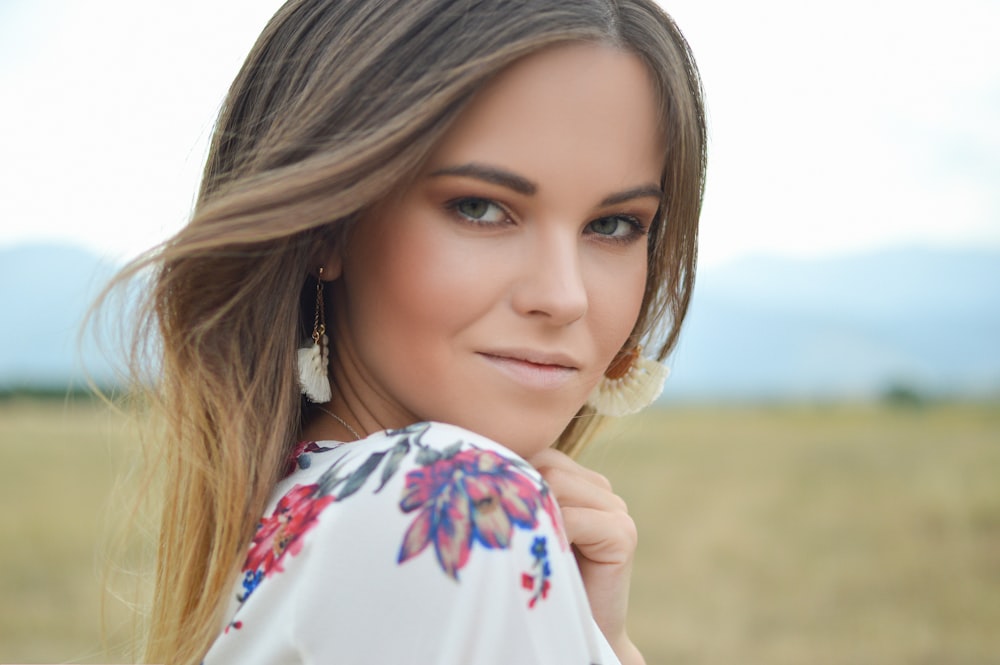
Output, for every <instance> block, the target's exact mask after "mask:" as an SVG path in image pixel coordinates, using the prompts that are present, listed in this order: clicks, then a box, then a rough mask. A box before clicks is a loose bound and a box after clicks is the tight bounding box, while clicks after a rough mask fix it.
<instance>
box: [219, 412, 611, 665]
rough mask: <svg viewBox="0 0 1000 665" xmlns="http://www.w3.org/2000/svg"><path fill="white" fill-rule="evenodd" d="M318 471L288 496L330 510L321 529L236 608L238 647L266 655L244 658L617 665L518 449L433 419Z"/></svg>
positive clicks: (554, 516) (320, 517)
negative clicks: (252, 645) (241, 644)
mask: <svg viewBox="0 0 1000 665" xmlns="http://www.w3.org/2000/svg"><path fill="white" fill-rule="evenodd" d="M312 478H314V479H315V483H307V484H304V485H303V484H301V483H298V484H296V485H294V486H293V487H291V488H287V489H286V491H285V493H284V494H283V495H282V496H283V498H285V497H289V496H291V497H292V498H291V500H290V501H286V504H290V503H293V502H294V501H296V500H297V497H298V496H299V495H305V494H306V493H308V494H309V496H310V500H311V501H313V504H314V505H315V502H316V501H320V502H325V503H324V505H322V506H320V507H318V512H316V513H315V516H314V521H313V524H314V526H313V527H311V528H310V529H309V530H308V533H304V534H303V535H302V537H301V538H299V539H298V540H297V541H296V543H295V544H296V552H295V553H294V556H292V557H286V559H287V560H285V559H283V560H282V562H281V567H282V571H281V573H280V574H272V575H270V576H269V577H268V579H267V580H266V581H261V582H260V583H259V587H256V588H255V590H254V591H253V595H254V597H253V598H249V599H247V600H246V601H245V602H243V603H241V606H240V607H239V610H238V611H237V612H236V619H237V620H238V621H239V623H240V628H239V631H238V632H239V633H241V634H240V635H239V639H233V640H231V641H232V643H234V644H236V643H238V642H242V641H244V639H249V640H250V641H252V642H255V643H258V644H257V647H256V648H255V649H254V651H255V652H256V653H258V654H260V658H250V659H249V660H247V659H244V658H243V655H245V653H246V652H244V650H243V649H238V653H239V658H240V662H260V663H272V662H273V663H277V662H282V663H285V662H298V663H310V664H311V663H316V664H319V663H337V662H345V663H372V664H375V663H379V664H381V663H403V662H405V663H415V664H419V663H428V664H431V663H433V664H436V665H438V664H440V665H448V664H454V665H459V664H461V665H487V664H494V663H519V664H520V663H523V664H532V663H538V664H539V665H541V664H543V663H544V664H546V665H551V664H562V663H565V664H567V665H570V664H573V665H589V664H592V663H601V664H603V665H609V664H611V665H613V664H614V663H617V662H618V661H617V659H616V658H615V657H614V654H613V653H612V652H611V650H610V648H609V647H608V646H607V642H606V641H605V640H604V638H603V636H602V635H601V634H600V631H599V630H598V629H597V627H596V624H595V623H594V621H593V618H592V615H591V612H590V608H589V605H588V604H587V598H586V593H585V590H584V588H583V584H582V581H581V579H580V575H579V571H578V569H577V566H576V561H575V559H574V556H573V553H572V550H571V548H570V547H569V546H568V544H567V543H566V541H565V536H564V534H563V531H562V527H561V521H560V516H559V512H558V507H557V506H556V504H555V501H554V498H553V497H552V496H551V494H550V493H549V490H548V488H547V487H546V485H545V483H544V482H543V481H542V480H541V478H540V477H539V476H538V474H537V472H535V470H534V469H532V468H531V467H530V466H529V465H528V464H527V463H526V462H524V461H523V460H521V459H520V458H518V457H517V456H516V455H514V454H513V453H511V452H510V451H508V450H506V449H504V448H502V447H501V446H499V445H497V444H495V443H493V442H491V441H489V440H487V439H484V438H482V437H479V436H478V435H475V434H472V433H471V432H468V431H466V430H462V429H460V428H456V427H452V426H448V425H441V424H427V423H421V424H419V425H414V426H411V427H409V428H406V429H405V430H399V431H397V432H389V433H386V435H385V437H384V440H382V441H380V442H372V443H371V444H367V443H366V446H365V447H363V448H358V449H355V450H354V451H353V452H352V454H351V455H348V456H345V457H344V458H341V459H340V460H339V461H338V462H336V463H334V464H332V465H330V466H329V467H327V468H326V469H324V470H323V472H322V473H319V474H318V475H314V476H312ZM303 487H312V488H313V489H309V490H304V489H301V488H303ZM296 488H299V489H296ZM314 488H321V489H320V490H319V491H317V490H316V489H314ZM296 492H297V493H298V494H296ZM280 503H281V501H280V500H279V502H278V504H279V506H280ZM294 520H295V518H294V517H289V518H286V525H291V524H293V523H294ZM290 532H295V530H294V529H290ZM256 542H257V539H255V543H256ZM273 545H274V543H273V542H271V543H270V546H271V547H272V550H271V551H274V549H273ZM265 549H266V548H265ZM252 552H253V548H251V553H252ZM231 625H232V624H231ZM230 632H234V631H230ZM252 632H256V636H254V637H251V633H252ZM223 637H228V635H224V636H223ZM222 641H223V639H222V638H220V643H221V642H222ZM249 644H250V642H247V643H246V646H249ZM216 646H217V647H219V646H221V645H220V644H219V643H217V645H216ZM210 655H212V654H211V653H210ZM219 655H220V656H222V655H224V650H222V651H220V652H219ZM217 662H229V661H228V660H225V661H224V660H219V661H217Z"/></svg>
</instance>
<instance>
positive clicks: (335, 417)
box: [315, 404, 362, 441]
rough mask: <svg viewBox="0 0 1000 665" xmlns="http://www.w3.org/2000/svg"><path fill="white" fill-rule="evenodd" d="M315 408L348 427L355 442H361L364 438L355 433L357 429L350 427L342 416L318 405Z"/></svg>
mask: <svg viewBox="0 0 1000 665" xmlns="http://www.w3.org/2000/svg"><path fill="white" fill-rule="evenodd" d="M315 406H316V408H317V409H319V410H320V411H322V412H323V413H325V414H326V415H328V416H330V417H331V418H333V419H334V420H336V421H337V422H338V423H340V424H341V425H343V426H344V427H346V428H347V431H348V432H350V433H351V434H353V435H354V440H355V441H360V440H361V438H362V437H361V435H360V434H358V433H357V431H355V429H354V428H353V427H351V426H350V425H348V424H347V422H346V421H345V420H344V419H343V418H341V417H340V416H338V415H337V414H336V413H334V412H333V411H328V410H327V409H324V408H323V407H321V406H320V405H319V404H316V405H315Z"/></svg>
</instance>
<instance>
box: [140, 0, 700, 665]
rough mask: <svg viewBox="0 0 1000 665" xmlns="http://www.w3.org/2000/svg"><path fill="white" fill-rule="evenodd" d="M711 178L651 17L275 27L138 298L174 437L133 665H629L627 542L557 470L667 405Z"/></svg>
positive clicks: (616, 512) (401, 15) (537, 1)
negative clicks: (151, 585)
mask: <svg viewBox="0 0 1000 665" xmlns="http://www.w3.org/2000/svg"><path fill="white" fill-rule="evenodd" d="M704 166H705V129H704V115H703V109H702V103H701V94H700V84H699V81H698V77H697V73H696V70H695V67H694V63H693V61H692V59H691V57H690V54H689V52H688V50H687V46H686V43H685V42H684V40H683V38H682V36H681V35H680V33H679V32H678V31H677V30H676V28H675V27H674V26H673V24H672V23H671V22H670V20H669V19H668V18H667V17H666V16H665V15H664V14H663V13H662V11H661V10H659V9H658V8H657V7H656V6H655V5H654V4H653V3H652V2H650V1H647V0H581V1H576V2H573V3H566V2H564V1H563V0H552V1H551V2H549V1H545V0H532V1H531V2H514V1H510V2H507V1H502V0H496V1H491V2H471V1H469V0H396V1H385V0H383V1H378V2H376V1H374V0H368V1H366V0H351V1H344V0H342V1H339V2H334V1H332V0H292V1H290V2H288V3H287V4H286V5H285V6H284V7H283V8H282V9H281V10H279V12H278V13H277V14H276V15H275V17H274V18H273V19H272V20H271V22H270V23H269V24H268V26H267V27H266V28H265V30H264V32H263V34H262V35H261V37H260V39H259V40H258V42H257V44H256V45H255V46H254V48H253V51H252V52H251V54H250V56H249V57H248V59H247V61H246V63H245V65H244V67H243V69H242V71H241V72H240V74H239V76H238V77H237V79H236V81H235V82H234V84H233V86H232V88H231V90H230V93H229V96H228V98H227V100H226V103H225V105H224V107H223V110H222V113H221V117H220V119H219V122H218V125H217V127H216V130H215V134H214V137H213V142H212V146H211V152H210V155H209V159H208V164H207V166H206V169H205V175H204V181H203V184H202V188H201V192H200V195H199V199H198V202H197V207H196V210H195V213H194V215H193V218H192V220H191V221H190V223H189V224H188V226H187V227H186V228H184V229H183V230H182V231H180V232H179V233H178V234H177V235H176V236H175V237H174V238H172V239H171V240H170V241H168V242H167V243H166V244H165V245H164V246H163V247H162V248H160V249H159V250H158V251H157V252H156V253H155V254H154V255H153V256H152V258H149V259H147V260H146V261H145V262H143V263H140V264H137V265H136V266H133V268H132V270H131V272H130V274H134V273H135V272H136V271H138V270H139V269H141V268H144V267H147V266H153V267H154V268H155V278H154V280H153V286H152V289H151V292H150V296H149V305H148V312H149V314H148V317H147V325H148V326H151V327H152V329H155V330H156V332H157V333H158V335H157V337H158V339H159V340H160V342H159V344H160V345H159V347H158V350H157V353H158V360H159V363H158V366H159V367H160V370H159V371H160V372H161V376H160V377H159V379H158V381H157V390H156V396H157V397H158V398H159V403H160V405H161V406H162V407H163V411H164V413H165V414H166V416H167V419H168V433H167V434H168V435H167V439H166V445H165V446H164V452H165V466H166V469H165V472H166V474H167V475H166V478H167V481H168V482H167V483H166V496H165V504H164V505H165V509H164V511H163V515H162V521H161V530H160V547H159V556H158V563H157V576H156V589H155V594H154V604H153V610H152V614H151V618H150V621H151V625H150V634H149V644H148V648H147V654H146V655H147V658H148V660H150V661H151V662H170V663H174V662H177V663H195V662H199V661H200V660H201V659H203V658H204V659H205V662H275V663H278V662H328V661H329V662H333V661H342V662H351V663H358V662H372V663H380V662H434V663H446V662H454V663H492V662H519V663H523V662H539V663H543V662H544V663H553V662H580V663H585V662H601V663H608V662H615V661H616V660H620V661H621V662H623V663H636V662H642V657H641V655H640V654H639V652H638V651H637V650H636V648H635V647H634V645H633V644H632V643H631V641H630V640H629V639H628V636H627V633H626V631H625V610H626V606H627V599H628V578H629V570H630V565H631V560H632V553H633V551H634V547H635V530H634V525H633V524H632V522H631V520H630V519H629V518H628V515H627V512H626V511H625V508H624V504H623V503H622V502H621V500H620V499H618V498H617V497H616V496H615V495H614V494H613V493H612V492H611V489H610V487H609V486H608V485H607V482H606V481H605V480H604V479H603V478H601V477H600V476H597V474H594V473H593V472H590V471H588V470H586V469H584V468H582V467H580V466H579V465H577V464H576V463H575V462H573V461H572V460H571V459H570V458H569V457H568V456H567V455H566V453H574V452H575V451H577V450H578V449H579V448H580V447H581V446H582V445H583V443H584V442H585V441H586V439H587V438H588V436H589V434H590V433H591V432H592V430H593V428H594V427H595V425H596V424H597V422H598V420H599V418H600V416H599V414H598V412H605V413H622V412H626V411H630V410H634V408H635V407H637V406H641V405H637V404H634V403H632V401H630V400H631V398H628V397H627V396H626V398H624V399H625V402H626V404H625V405H624V406H622V404H619V403H617V402H616V400H617V401H620V400H621V399H622V384H623V382H624V383H625V384H626V386H625V387H626V388H627V387H629V386H631V385H632V383H635V382H637V383H638V384H639V385H640V387H641V388H642V389H641V391H640V392H643V393H644V394H643V395H641V396H640V397H641V398H642V399H641V400H640V401H648V400H649V398H650V396H653V397H655V394H656V393H657V392H658V390H657V388H658V386H657V385H656V384H657V379H659V383H660V384H662V374H660V375H658V373H659V372H661V371H662V370H659V369H657V368H658V365H657V364H656V363H655V362H653V361H651V360H644V359H642V358H637V356H639V354H640V349H641V354H642V355H643V356H647V357H654V358H657V359H659V360H662V359H663V358H664V357H665V356H666V354H667V353H668V352H669V350H670V349H671V348H672V347H673V345H674V343H675V340H676V338H677V334H678V332H679V328H680V324H681V322H682V320H683V317H684V314H685V311H686V308H687V304H688V300H689V297H690V292H691V287H692V283H693V278H694V265H695V253H696V237H697V220H698V214H699V210H700V203H701V192H702V184H703V179H704ZM150 337H152V336H150ZM303 341H304V343H303ZM640 345H644V346H640ZM646 375H649V377H651V379H652V380H651V383H650V385H646V384H645V383H643V381H642V380H640V379H642V378H643V377H644V376H646ZM623 376H624V377H625V378H622V377H623ZM633 377H638V379H633ZM630 382H631V383H630ZM525 460H528V462H530V464H529V463H528V462H525ZM557 504H558V506H557ZM574 557H575V563H574ZM577 565H578V566H579V567H578V568H577ZM512 580H513V582H512ZM206 654H207V655H206Z"/></svg>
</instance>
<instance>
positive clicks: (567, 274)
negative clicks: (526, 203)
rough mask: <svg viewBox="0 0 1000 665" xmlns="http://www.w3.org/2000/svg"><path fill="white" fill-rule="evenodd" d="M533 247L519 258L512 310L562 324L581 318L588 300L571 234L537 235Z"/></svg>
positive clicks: (577, 239) (578, 250) (575, 245)
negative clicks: (519, 265)
mask: <svg viewBox="0 0 1000 665" xmlns="http://www.w3.org/2000/svg"><path fill="white" fill-rule="evenodd" d="M533 240H534V242H533V245H534V246H533V247H531V248H525V249H526V250H527V251H525V252H524V253H523V254H522V256H521V257H520V259H519V260H520V263H521V271H520V275H519V279H518V280H517V282H516V284H515V286H514V293H513V295H512V302H513V306H514V309H515V310H516V311H517V312H518V313H519V314H522V315H524V316H533V317H539V318H545V319H546V320H547V321H548V322H549V323H551V324H552V325H566V324H568V323H572V322H573V321H576V320H577V319H579V318H581V317H583V315H584V314H586V312H587V307H588V298H587V288H586V283H585V280H584V274H583V265H582V262H581V256H580V247H579V236H578V235H577V234H575V233H565V232H564V233H547V234H546V233H540V234H538V235H537V236H535V237H534V238H533Z"/></svg>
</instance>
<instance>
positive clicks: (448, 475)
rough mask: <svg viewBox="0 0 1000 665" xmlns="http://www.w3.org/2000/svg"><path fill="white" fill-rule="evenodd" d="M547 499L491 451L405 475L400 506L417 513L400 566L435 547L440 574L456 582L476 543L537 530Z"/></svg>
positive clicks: (499, 545)
mask: <svg viewBox="0 0 1000 665" xmlns="http://www.w3.org/2000/svg"><path fill="white" fill-rule="evenodd" d="M543 503H544V500H543V497H542V492H541V490H540V489H539V487H538V485H537V484H536V483H535V481H534V480H532V479H531V478H530V477H528V476H527V475H525V474H524V472H523V471H522V470H521V469H519V468H518V467H517V466H515V465H514V464H512V463H511V462H510V461H509V460H507V459H506V458H504V457H502V456H500V455H498V454H497V453H494V452H492V451H487V450H480V449H478V448H469V449H466V450H462V451H460V452H457V453H455V454H453V455H451V456H450V457H444V458H441V459H438V460H436V461H434V462H431V463H430V464H427V465H425V466H424V467H422V468H420V469H415V470H413V471H410V472H409V473H407V474H406V484H405V486H404V488H403V497H402V499H401V500H400V502H399V507H400V508H401V509H402V510H403V512H406V513H409V512H413V511H419V512H418V513H417V516H416V518H415V519H414V520H413V522H412V523H411V524H410V527H409V529H407V531H406V534H405V536H404V537H403V544H402V546H401V548H400V551H399V558H398V561H399V563H403V562H404V561H407V560H409V559H411V558H413V557H414V556H416V555H418V554H420V553H421V552H422V551H423V550H424V549H426V548H427V546H428V545H430V544H431V543H433V544H434V551H435V553H436V554H437V560H438V563H439V564H440V565H441V568H442V570H444V572H445V573H447V574H448V575H449V576H450V577H452V578H453V579H456V580H457V579H458V571H459V570H461V569H462V568H463V567H464V566H465V564H466V563H467V562H468V560H469V553H470V551H471V549H472V544H473V543H474V542H475V541H479V542H480V543H481V544H482V545H484V546H485V547H488V548H491V549H505V548H507V547H508V546H509V545H510V540H511V537H512V535H513V532H514V527H520V528H523V529H533V528H535V527H536V526H537V525H538V519H537V516H536V515H537V512H538V509H539V508H541V507H542V506H543Z"/></svg>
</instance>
